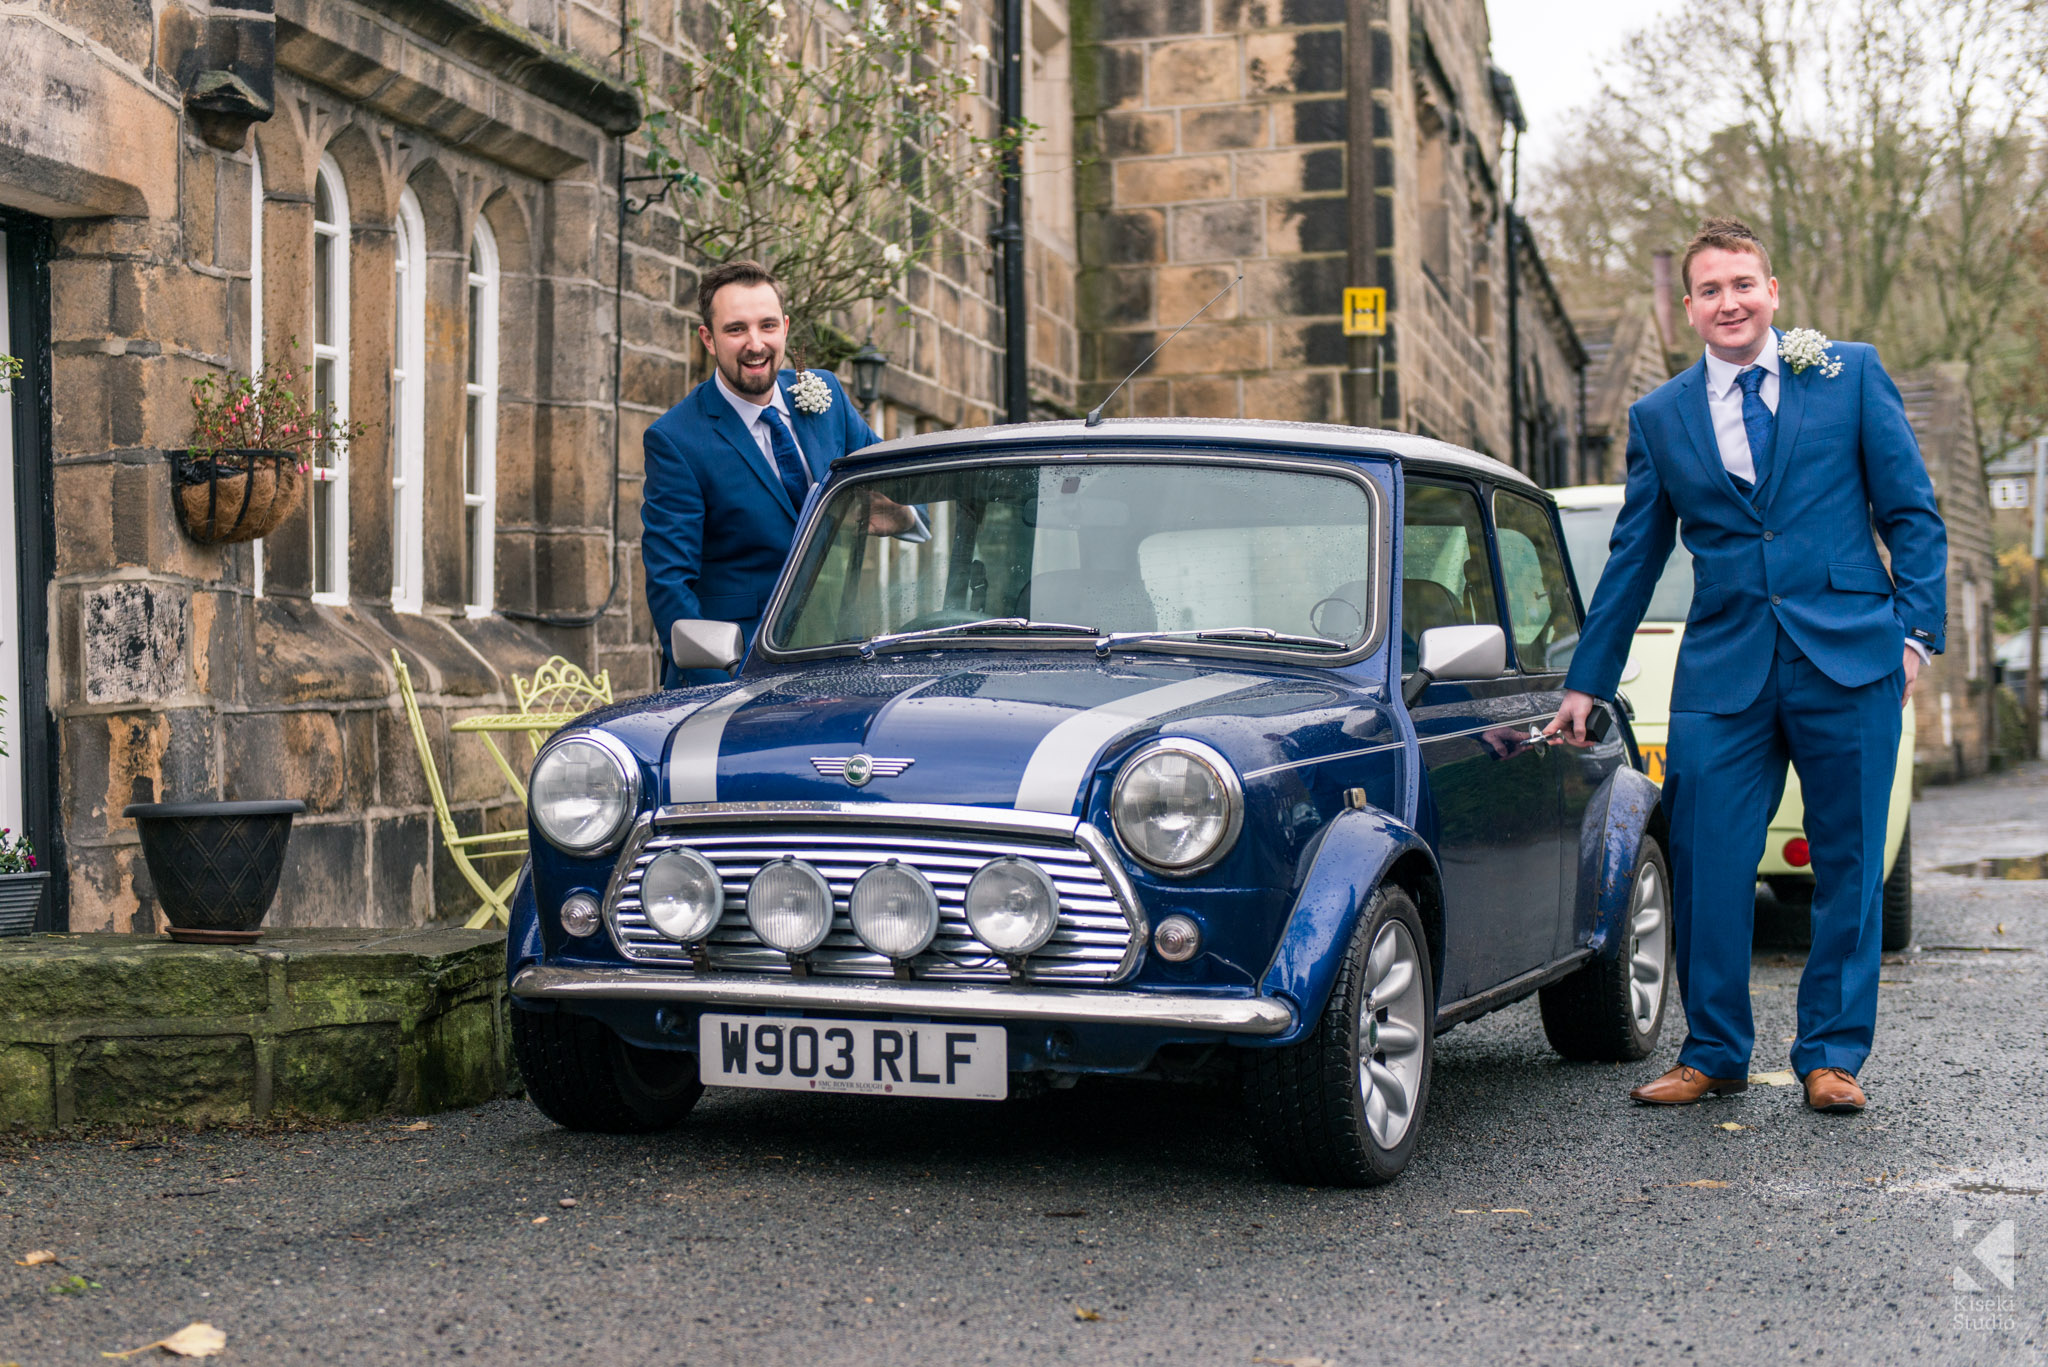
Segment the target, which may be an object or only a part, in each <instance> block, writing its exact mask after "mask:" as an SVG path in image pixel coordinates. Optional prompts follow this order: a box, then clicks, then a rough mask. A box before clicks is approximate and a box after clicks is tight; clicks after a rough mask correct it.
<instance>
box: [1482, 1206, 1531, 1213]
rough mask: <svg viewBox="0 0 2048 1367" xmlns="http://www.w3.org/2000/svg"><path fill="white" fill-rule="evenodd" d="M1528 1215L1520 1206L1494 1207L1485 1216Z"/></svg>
mask: <svg viewBox="0 0 2048 1367" xmlns="http://www.w3.org/2000/svg"><path fill="white" fill-rule="evenodd" d="M1528 1213H1529V1212H1528V1211H1527V1210H1526V1209H1524V1208H1523V1207H1521V1206H1495V1207H1494V1208H1493V1209H1492V1210H1490V1211H1488V1212H1487V1214H1489V1215H1527V1214H1528Z"/></svg>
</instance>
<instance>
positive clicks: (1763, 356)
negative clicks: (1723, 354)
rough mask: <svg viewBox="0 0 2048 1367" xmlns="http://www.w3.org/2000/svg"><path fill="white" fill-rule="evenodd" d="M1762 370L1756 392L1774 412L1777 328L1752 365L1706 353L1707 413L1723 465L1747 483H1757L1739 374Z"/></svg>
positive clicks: (1776, 386)
mask: <svg viewBox="0 0 2048 1367" xmlns="http://www.w3.org/2000/svg"><path fill="white" fill-rule="evenodd" d="M1750 369H1761V370H1762V371H1763V372H1764V382H1763V384H1762V385H1761V386H1760V387H1759V388H1758V389H1757V395H1758V397H1759V398H1761V399H1762V400H1763V401H1764V407H1766V408H1768V409H1770V410H1771V412H1772V413H1776V412H1777V411H1778V331H1777V329H1776V328H1773V329H1771V335H1770V340H1768V341H1766V342H1765V343H1764V349H1763V350H1762V351H1761V352H1759V353H1757V358H1756V360H1754V361H1753V362H1751V363H1750V364H1749V365H1746V366H1740V365H1735V364H1733V363H1732V362H1729V361H1724V360H1722V359H1721V358H1720V357H1719V356H1716V355H1715V354H1714V353H1713V352H1711V351H1710V352H1708V353H1707V413H1708V415H1709V416H1711V417H1712V418H1713V420H1714V441H1715V443H1716V444H1718V445H1719V446H1720V448H1721V464H1723V465H1724V466H1726V467H1727V468H1728V473H1729V474H1731V475H1733V476H1735V478H1737V479H1739V480H1742V481H1743V482H1744V483H1747V484H1754V483H1756V461H1755V460H1754V459H1752V458H1751V456H1750V451H1749V429H1747V428H1745V427H1744V426H1743V425H1742V386H1741V385H1740V384H1738V383H1736V377H1737V376H1739V375H1741V374H1742V372H1743V371H1745V370H1750Z"/></svg>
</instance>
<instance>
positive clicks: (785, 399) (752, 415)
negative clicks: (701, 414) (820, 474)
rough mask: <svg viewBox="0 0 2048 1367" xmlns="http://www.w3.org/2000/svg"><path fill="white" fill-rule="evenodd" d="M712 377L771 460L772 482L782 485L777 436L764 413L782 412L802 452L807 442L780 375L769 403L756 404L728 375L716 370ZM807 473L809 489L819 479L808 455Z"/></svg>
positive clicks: (741, 421)
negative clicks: (799, 437)
mask: <svg viewBox="0 0 2048 1367" xmlns="http://www.w3.org/2000/svg"><path fill="white" fill-rule="evenodd" d="M711 377H712V378H713V379H715V380H717V381H718V392H719V393H721V394H723V395H725V401H726V402H727V403H729V404H731V405H732V411H733V412H735V413H737V414H739V415H740V425H741V426H743V427H745V428H746V429H747V433H748V435H750V436H751V437H753V439H754V445H755V446H758V447H759V448H760V449H761V459H762V460H764V461H766V462H768V476H769V479H770V482H772V483H774V484H776V485H778V486H779V485H781V483H782V467H781V466H780V465H778V464H777V463H776V460H775V435H774V434H773V433H772V432H770V431H769V430H768V424H767V423H765V422H763V421H761V415H762V414H763V413H765V412H767V411H768V410H769V409H770V408H773V409H774V410H775V411H776V412H777V413H780V414H781V415H782V425H783V426H784V427H787V428H788V429H789V440H790V443H791V444H792V445H793V446H795V447H796V449H797V454H798V455H802V454H803V449H804V447H803V443H802V442H800V441H798V440H797V439H796V423H795V422H794V421H792V415H791V414H790V411H789V396H788V395H786V394H784V393H783V392H782V382H781V379H780V377H778V378H777V380H776V383H775V387H774V388H773V389H770V390H769V391H768V402H767V403H755V402H754V401H753V400H752V399H749V398H747V397H745V396H744V395H742V394H740V393H739V392H738V391H736V390H735V389H734V388H733V387H732V386H731V385H729V384H727V383H726V382H725V375H724V373H723V372H722V371H718V370H713V371H712V372H711ZM803 475H804V487H805V488H809V487H810V486H811V485H812V484H814V483H816V482H817V481H815V480H814V479H812V478H811V467H810V459H809V457H805V460H804V471H803Z"/></svg>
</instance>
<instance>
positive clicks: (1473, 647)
mask: <svg viewBox="0 0 2048 1367" xmlns="http://www.w3.org/2000/svg"><path fill="white" fill-rule="evenodd" d="M1416 653H1417V655H1418V656H1420V660H1419V662H1418V664H1417V667H1416V670H1415V672H1414V673H1413V674H1410V675H1409V676H1408V681H1407V682H1406V683H1404V684H1403V685H1401V700H1402V701H1403V702H1405V703H1408V704H1410V705H1413V703H1414V702H1415V700H1416V699H1417V698H1419V697H1421V696H1422V690H1424V689H1425V688H1428V687H1429V686H1430V685H1431V684H1432V683H1437V682H1439V681H1441V682H1444V683H1455V682H1458V681H1460V680H1467V679H1494V678H1498V677H1500V675H1501V674H1502V673H1503V672H1505V671H1506V669H1507V667H1508V634H1507V633H1506V632H1505V631H1502V630H1501V629H1500V628H1499V627H1498V626H1495V625H1494V624H1492V623H1486V624H1484V625H1480V626H1458V627H1431V628H1430V629H1429V630H1427V631H1425V632H1423V633H1422V639H1421V640H1420V641H1418V642H1416Z"/></svg>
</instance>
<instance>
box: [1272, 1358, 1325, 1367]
mask: <svg viewBox="0 0 2048 1367" xmlns="http://www.w3.org/2000/svg"><path fill="white" fill-rule="evenodd" d="M1252 1361H1253V1362H1263V1363H1268V1364H1270V1367H1337V1364H1336V1363H1334V1362H1332V1361H1330V1360H1329V1359H1328V1358H1253V1359H1252Z"/></svg>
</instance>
